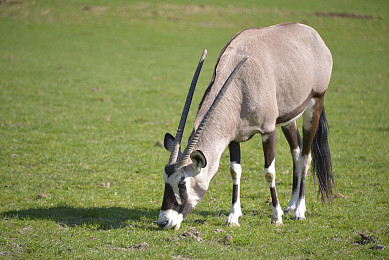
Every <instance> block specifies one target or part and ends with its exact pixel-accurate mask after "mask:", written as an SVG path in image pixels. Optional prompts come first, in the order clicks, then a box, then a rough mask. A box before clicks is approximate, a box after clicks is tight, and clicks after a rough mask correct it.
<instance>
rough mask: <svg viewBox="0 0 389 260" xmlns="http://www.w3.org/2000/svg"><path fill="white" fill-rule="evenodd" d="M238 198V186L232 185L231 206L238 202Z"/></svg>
mask: <svg viewBox="0 0 389 260" xmlns="http://www.w3.org/2000/svg"><path fill="white" fill-rule="evenodd" d="M238 196H239V185H237V184H234V185H232V204H235V203H236V202H237V201H238Z"/></svg>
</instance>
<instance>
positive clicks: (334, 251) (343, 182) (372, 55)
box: [0, 0, 389, 259]
mask: <svg viewBox="0 0 389 260" xmlns="http://www.w3.org/2000/svg"><path fill="white" fill-rule="evenodd" d="M318 12H320V13H318ZM345 13H346V14H348V15H343V17H339V16H338V15H336V14H345ZM320 14H332V15H329V16H328V15H327V16H325V15H320ZM388 14H389V4H388V3H387V2H386V1H362V0H360V1H347V0H337V1H320V2H319V1H276V2H274V3H269V1H253V0H251V1H228V2H226V1H212V3H208V2H207V1H196V3H193V2H189V1H174V0H170V1H164V2H159V1H143V2H136V1H124V0H120V1H119V0H118V1H103V0H100V1H91V0H90V1H76V0H73V1H49V0H39V1H27V0H23V1H15V0H13V1H12V0H9V1H8V3H7V4H1V5H0V195H1V197H2V199H1V200H0V258H15V259H26V258H36V259H41V258H49V259H53V258H69V259H74V258H86V259H94V258H97V259H107V258H112V259H117V258H129V257H130V258H139V259H145V258H152V259H153V258H161V259H203V258H204V259H213V258H215V259H237V258H240V259H250V258H251V259H257V258H263V259H279V258H281V259H306V258H309V259H349V258H355V259H386V258H389V254H388V246H389V221H388V220H389V211H388V207H389V203H388V198H389V180H388V176H389V175H388V173H389V171H388V169H389V134H388V130H389V123H388V122H389V114H388V108H389V107H388V104H389V90H388V85H389V74H388V67H389V66H388V65H389V62H388V61H389V40H388V39H389V37H388V36H389V35H388V26H389V23H388V18H389V17H388ZM352 15H354V16H352ZM290 21H298V22H301V23H306V24H308V25H310V26H312V27H314V28H315V29H316V30H317V31H318V32H319V33H320V34H321V35H322V37H323V39H324V40H325V42H326V43H327V45H328V46H329V48H330V50H331V51H332V54H333V58H334V69H333V75H332V79H331V83H330V88H329V90H328V92H327V95H326V103H325V107H326V112H327V118H328V120H329V124H330V147H331V152H332V157H333V166H334V174H335V178H336V184H337V190H336V192H337V193H340V194H342V195H343V198H334V200H333V205H332V207H331V206H329V205H321V203H320V199H318V198H317V185H315V184H314V181H313V179H312V177H311V176H310V177H309V178H308V180H307V194H306V197H307V214H306V215H307V220H306V221H302V222H301V221H293V220H292V218H291V217H290V216H286V217H284V225H283V226H279V227H277V226H274V225H271V224H270V219H271V209H270V205H269V203H268V201H269V197H270V194H269V191H268V188H267V185H266V184H265V181H264V178H263V176H262V170H263V169H262V168H263V156H262V151H261V145H260V139H259V137H256V138H253V140H251V141H249V142H247V143H244V144H243V145H242V160H243V162H242V166H243V171H244V173H243V177H242V210H243V218H242V219H241V221H240V224H241V227H240V228H227V227H225V226H224V222H225V219H226V218H227V215H228V212H229V209H230V201H231V193H232V191H231V190H232V189H231V186H232V185H231V180H230V176H229V173H228V168H229V162H228V153H225V154H223V157H222V161H221V165H220V168H219V173H218V175H217V176H216V178H215V179H214V180H213V181H212V183H211V185H210V188H209V190H208V192H207V194H206V195H205V197H204V198H203V200H202V201H201V202H200V203H199V204H198V205H197V206H196V208H195V210H194V211H193V212H192V213H191V214H190V215H189V216H188V217H187V218H186V219H185V220H184V222H183V224H182V226H181V229H180V230H178V231H174V230H170V231H163V230H160V229H158V228H157V225H156V220H157V217H158V214H159V208H160V206H161V202H162V196H163V187H164V183H163V176H162V174H163V167H164V164H165V163H166V162H167V160H168V157H169V154H168V152H166V151H165V150H164V149H163V148H162V147H160V146H159V145H158V142H161V141H163V136H164V134H165V132H168V131H169V132H171V133H174V132H175V131H176V127H177V125H178V121H179V119H180V112H181V110H182V106H183V103H184V99H185V95H186V92H187V89H188V87H189V84H190V80H191V78H192V75H193V72H194V70H195V67H196V65H197V61H198V59H199V57H200V54H201V52H202V50H203V49H204V48H207V49H208V57H207V59H206V62H205V64H204V67H203V71H202V74H201V77H200V79H199V83H198V87H197V91H196V93H195V97H194V105H193V109H192V111H191V114H190V116H189V119H188V122H189V123H188V124H189V125H188V126H187V132H186V133H185V137H184V138H185V139H187V137H188V134H189V130H190V128H191V122H193V119H194V116H195V113H196V106H197V104H198V102H199V101H200V99H201V97H202V94H203V93H204V91H205V88H206V87H207V85H208V82H209V80H210V78H211V75H212V72H213V67H214V65H215V63H216V59H217V57H218V55H219V52H220V50H221V49H222V48H223V46H224V44H225V43H226V42H227V41H228V40H229V39H230V38H231V37H232V36H233V35H234V34H235V33H236V32H238V31H239V30H241V29H244V28H247V27H257V26H268V25H272V24H277V23H282V22H290ZM276 158H277V165H276V171H277V190H278V193H279V199H280V203H281V207H282V208H283V209H285V208H286V206H287V204H288V202H289V199H290V191H291V186H292V177H291V171H292V166H291V158H290V154H289V148H288V145H287V142H286V140H285V138H284V137H283V136H282V133H281V131H278V144H277V154H276ZM107 182H109V183H110V186H109V188H107V187H101V186H104V185H103V184H106V183H107ZM191 228H195V229H196V230H197V231H199V233H200V237H201V238H202V239H201V240H200V241H198V240H197V239H195V238H184V236H183V235H182V234H183V233H184V232H186V231H189V230H190V229H191ZM227 235H229V236H231V238H232V240H226V239H225V237H226V236H227ZM143 242H146V243H147V244H148V246H147V247H145V248H144V247H139V245H140V244H141V243H143ZM380 246H384V247H385V248H384V249H380Z"/></svg>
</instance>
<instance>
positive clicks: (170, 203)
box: [161, 183, 177, 210]
mask: <svg viewBox="0 0 389 260" xmlns="http://www.w3.org/2000/svg"><path fill="white" fill-rule="evenodd" d="M174 205H177V201H176V196H175V195H174V192H173V189H172V187H171V186H170V184H168V183H165V193H164V194H163V201H162V208H161V210H168V209H172V208H173V207H174Z"/></svg>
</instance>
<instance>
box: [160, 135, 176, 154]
mask: <svg viewBox="0 0 389 260" xmlns="http://www.w3.org/2000/svg"><path fill="white" fill-rule="evenodd" d="M173 144H174V137H173V136H172V135H171V134H169V133H166V134H165V139H164V141H163V145H164V146H165V149H166V150H168V151H169V152H170V153H171V152H172V151H173Z"/></svg>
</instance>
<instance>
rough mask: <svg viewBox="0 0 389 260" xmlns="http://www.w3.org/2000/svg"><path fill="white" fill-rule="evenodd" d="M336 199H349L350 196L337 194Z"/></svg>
mask: <svg viewBox="0 0 389 260" xmlns="http://www.w3.org/2000/svg"><path fill="white" fill-rule="evenodd" d="M334 198H335V199H345V200H346V199H348V196H346V195H343V194H342V193H339V192H338V193H336V194H335V195H334Z"/></svg>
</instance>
